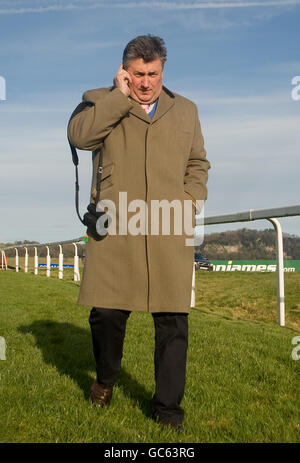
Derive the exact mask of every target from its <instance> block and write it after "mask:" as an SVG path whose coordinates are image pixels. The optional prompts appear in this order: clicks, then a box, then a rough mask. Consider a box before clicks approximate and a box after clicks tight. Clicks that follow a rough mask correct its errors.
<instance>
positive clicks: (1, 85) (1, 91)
mask: <svg viewBox="0 0 300 463" xmlns="http://www.w3.org/2000/svg"><path fill="white" fill-rule="evenodd" d="M0 100H6V80H5V78H4V77H2V76H0Z"/></svg>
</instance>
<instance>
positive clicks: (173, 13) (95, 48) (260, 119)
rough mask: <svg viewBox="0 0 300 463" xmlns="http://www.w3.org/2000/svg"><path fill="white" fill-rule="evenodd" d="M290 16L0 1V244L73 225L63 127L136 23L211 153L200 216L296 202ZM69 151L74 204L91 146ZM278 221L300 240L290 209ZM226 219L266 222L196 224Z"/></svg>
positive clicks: (193, 7)
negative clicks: (155, 38) (162, 58)
mask: <svg viewBox="0 0 300 463" xmlns="http://www.w3.org/2000/svg"><path fill="white" fill-rule="evenodd" d="M299 23H300V0H294V1H292V0H274V1H273V0H272V1H270V0H268V1H267V0H266V1H265V0H262V1H254V0H249V1H242V0H241V1H238V0H231V1H221V0H214V1H200V0H197V1H194V0H190V1H183V0H173V1H167V0H166V1H126V0H118V1H112V0H109V1H107V0H103V1H96V0H64V1H62V0H56V1H54V0H53V1H52V0H39V1H37V0H36V1H34V0H30V1H20V0H9V1H1V0H0V76H1V77H0V214H1V228H0V242H13V241H15V240H25V239H27V240H36V241H39V242H41V243H42V242H50V241H59V240H67V239H72V238H75V237H78V236H82V235H83V234H84V233H85V229H84V228H83V226H82V224H81V223H80V222H79V220H78V218H77V215H76V212H75V206H74V174H75V172H74V167H73V164H72V161H71V155H70V152H69V147H68V144H67V139H66V127H67V123H68V120H69V117H70V115H71V113H72V111H73V109H74V108H75V107H76V106H77V104H78V103H79V102H80V101H81V98H82V94H83V92H84V91H85V90H87V89H92V88H98V87H107V86H110V85H111V84H112V81H113V77H114V75H115V74H116V72H117V69H118V67H119V65H120V63H121V58H122V53H123V49H124V47H125V45H126V44H127V43H128V42H129V41H130V40H131V39H132V38H134V37H136V36H138V35H141V34H148V33H150V34H154V35H159V36H161V37H163V39H164V40H165V44H166V47H167V50H168V59H167V63H166V65H165V69H164V85H165V86H166V87H168V88H169V89H170V90H172V91H174V92H176V93H180V94H182V95H183V96H185V97H187V98H189V99H191V100H192V101H194V102H195V103H196V104H197V107H198V113H199V119H200V122H201V126H202V131H203V135H204V140H205V148H206V151H207V157H208V159H209V161H210V162H211V170H210V171H209V181H208V200H207V202H206V205H205V215H206V216H212V215H217V214H225V213H234V212H240V211H245V210H248V209H264V208H266V209H267V208H273V207H281V206H291V205H295V204H300V200H299V194H298V193H299V170H300V156H299V154H300V125H299V122H300V117H299V115H300V89H299V99H297V96H298V93H297V86H296V85H295V82H296V83H297V79H295V78H296V77H297V76H300V54H299V39H300V37H299V36H300V32H299V31H300V29H299ZM292 79H294V81H293V82H294V84H293V83H292ZM4 83H5V88H4ZM299 83H300V77H299ZM293 92H294V93H293ZM295 95H296V98H295ZM293 96H294V98H293ZM4 97H5V99H4ZM79 159H80V161H79V177H80V210H81V213H82V214H83V213H84V212H85V209H86V206H87V204H88V203H89V191H90V180H91V153H90V152H87V151H79ZM280 222H281V224H282V227H283V232H285V233H289V234H294V235H298V236H300V217H295V218H285V219H280ZM237 228H256V229H265V228H272V225H271V224H270V223H269V222H268V221H266V220H260V221H255V222H251V223H250V222H247V223H246V222H244V223H236V224H226V225H216V226H207V227H206V228H205V233H212V232H221V231H224V230H233V229H237Z"/></svg>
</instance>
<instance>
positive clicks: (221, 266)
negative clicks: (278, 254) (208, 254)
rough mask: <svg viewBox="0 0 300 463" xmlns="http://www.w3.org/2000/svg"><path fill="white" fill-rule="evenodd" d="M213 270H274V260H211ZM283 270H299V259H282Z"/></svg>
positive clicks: (275, 266)
mask: <svg viewBox="0 0 300 463" xmlns="http://www.w3.org/2000/svg"><path fill="white" fill-rule="evenodd" d="M211 262H212V264H213V265H214V268H213V270H214V271H215V272H276V268H277V265H276V260H211ZM284 271H285V272H300V260H284Z"/></svg>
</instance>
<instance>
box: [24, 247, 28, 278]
mask: <svg viewBox="0 0 300 463" xmlns="http://www.w3.org/2000/svg"><path fill="white" fill-rule="evenodd" d="M24 271H25V273H28V250H27V248H25V264H24Z"/></svg>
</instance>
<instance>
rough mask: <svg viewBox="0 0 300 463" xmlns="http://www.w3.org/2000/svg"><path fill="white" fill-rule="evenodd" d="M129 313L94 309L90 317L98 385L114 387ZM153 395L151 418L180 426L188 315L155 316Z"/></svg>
mask: <svg viewBox="0 0 300 463" xmlns="http://www.w3.org/2000/svg"><path fill="white" fill-rule="evenodd" d="M130 313H131V312H130V311H127V310H117V309H103V308H99V307H93V308H92V310H91V313H90V318H89V322H90V326H91V332H92V341H93V351H94V357H95V361H96V370H97V381H98V382H99V383H100V384H102V385H103V386H112V385H114V383H115V381H116V379H117V376H118V373H119V371H120V367H121V359H122V356H123V343H124V338H125V331H126V322H127V319H128V317H129V315H130ZM152 316H153V320H154V327H155V352H154V369H155V383H156V387H155V393H154V396H153V398H152V407H153V414H154V417H155V418H158V419H159V420H167V421H173V422H176V423H181V422H182V420H183V416H184V411H183V409H182V408H181V407H180V403H181V401H182V398H183V394H184V387H185V376H186V355H187V347H188V314H186V313H154V314H152Z"/></svg>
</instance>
